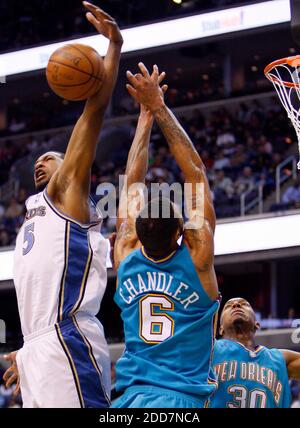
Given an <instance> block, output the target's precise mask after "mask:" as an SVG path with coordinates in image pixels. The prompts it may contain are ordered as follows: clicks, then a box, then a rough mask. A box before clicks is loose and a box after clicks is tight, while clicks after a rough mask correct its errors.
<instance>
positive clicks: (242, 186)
mask: <svg viewBox="0 0 300 428" xmlns="http://www.w3.org/2000/svg"><path fill="white" fill-rule="evenodd" d="M254 185H255V178H254V176H253V171H252V168H250V167H249V166H245V167H244V169H243V173H242V175H241V176H240V177H239V178H238V179H237V181H236V182H235V187H236V191H237V193H238V195H241V194H242V193H244V192H247V191H249V190H252V189H254Z"/></svg>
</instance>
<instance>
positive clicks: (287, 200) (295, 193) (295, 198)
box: [282, 175, 300, 208]
mask: <svg viewBox="0 0 300 428" xmlns="http://www.w3.org/2000/svg"><path fill="white" fill-rule="evenodd" d="M282 202H283V203H284V204H289V206H290V207H294V208H299V206H300V176H299V175H298V177H297V178H296V179H295V180H294V181H293V184H292V185H291V186H289V187H288V188H287V189H286V191H285V192H284V194H283V196H282Z"/></svg>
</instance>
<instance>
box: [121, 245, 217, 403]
mask: <svg viewBox="0 0 300 428" xmlns="http://www.w3.org/2000/svg"><path fill="white" fill-rule="evenodd" d="M115 301H116V303H117V304H118V306H119V307H120V309H121V311H122V319H123V322H124V333H125V345H126V349H125V352H124V354H123V356H122V357H121V358H120V360H119V361H118V363H117V365H116V370H117V385H116V388H117V390H118V391H123V390H126V389H127V388H129V387H132V386H137V385H146V386H154V387H155V386H156V387H163V388H167V389H170V390H172V391H177V392H181V393H184V394H187V395H189V396H194V397H199V398H201V399H203V398H208V397H209V396H210V395H211V394H212V393H213V392H214V391H215V389H216V377H215V375H214V372H213V370H212V351H213V345H214V338H215V324H216V314H217V311H218V309H219V301H218V300H215V301H213V300H211V299H210V298H209V296H208V295H207V294H206V292H205V290H204V289H203V286H202V284H201V282H200V280H199V277H198V274H197V272H196V269H195V267H194V264H193V261H192V259H191V256H190V253H189V251H188V248H187V247H186V245H185V244H182V245H181V246H180V247H179V248H178V250H177V251H176V252H175V253H173V254H172V255H170V256H169V257H167V258H166V259H164V260H160V261H154V260H152V259H150V258H149V257H147V255H146V254H145V252H144V251H143V249H139V250H136V251H133V252H132V253H131V254H130V255H129V256H128V257H126V258H125V260H123V261H122V263H121V264H120V267H119V269H118V288H117V291H116V294H115Z"/></svg>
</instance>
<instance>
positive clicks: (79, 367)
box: [17, 315, 110, 408]
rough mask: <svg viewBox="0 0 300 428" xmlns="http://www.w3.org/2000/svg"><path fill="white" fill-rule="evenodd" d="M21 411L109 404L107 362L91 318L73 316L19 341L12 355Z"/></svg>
mask: <svg viewBox="0 0 300 428" xmlns="http://www.w3.org/2000/svg"><path fill="white" fill-rule="evenodd" d="M17 364H18V368H19V374H20V386H21V394H22V399H23V407H25V408H32V407H38V408H78V407H95V408H104V407H109V405H110V357H109V350H108V346H107V343H106V340H105V338H104V333H103V327H102V325H101V323H100V322H99V321H98V320H97V319H96V318H93V317H91V318H88V317H84V316H80V315H77V316H76V318H75V317H74V316H73V317H72V318H69V319H67V320H65V321H62V322H61V323H59V324H56V325H55V326H53V327H50V328H47V329H45V330H42V331H39V332H37V333H35V334H32V335H30V336H27V337H25V338H24V346H23V348H22V349H20V351H19V352H18V353H17Z"/></svg>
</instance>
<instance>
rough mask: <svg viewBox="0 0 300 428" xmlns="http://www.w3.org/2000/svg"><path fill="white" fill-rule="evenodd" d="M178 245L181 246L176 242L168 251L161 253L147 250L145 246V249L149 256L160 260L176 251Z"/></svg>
mask: <svg viewBox="0 0 300 428" xmlns="http://www.w3.org/2000/svg"><path fill="white" fill-rule="evenodd" d="M178 247H179V245H178V244H177V243H176V244H174V245H173V246H172V247H170V248H169V249H168V250H167V251H164V252H163V253H160V254H158V253H157V252H155V251H150V250H146V248H145V247H144V251H145V253H146V254H147V256H148V257H151V258H152V259H155V260H160V259H164V258H166V257H169V256H170V254H172V253H174V251H176V250H177V249H178Z"/></svg>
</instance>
